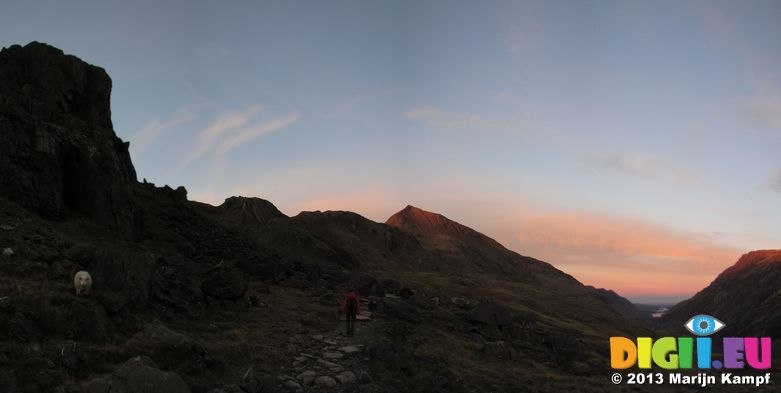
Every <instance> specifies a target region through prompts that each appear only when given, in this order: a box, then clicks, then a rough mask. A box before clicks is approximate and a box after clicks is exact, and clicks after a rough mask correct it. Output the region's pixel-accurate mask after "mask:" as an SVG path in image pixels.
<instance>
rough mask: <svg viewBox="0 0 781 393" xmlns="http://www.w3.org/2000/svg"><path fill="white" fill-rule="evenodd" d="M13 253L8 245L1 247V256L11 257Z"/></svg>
mask: <svg viewBox="0 0 781 393" xmlns="http://www.w3.org/2000/svg"><path fill="white" fill-rule="evenodd" d="M13 255H14V250H12V249H11V248H10V247H6V248H4V249H3V256H4V257H11V256H13Z"/></svg>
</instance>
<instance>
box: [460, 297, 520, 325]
mask: <svg viewBox="0 0 781 393" xmlns="http://www.w3.org/2000/svg"><path fill="white" fill-rule="evenodd" d="M468 319H469V320H470V321H472V322H477V323H480V324H484V325H487V326H490V327H492V328H503V327H507V326H511V325H512V324H513V311H512V310H510V309H509V308H507V307H505V306H504V305H502V304H499V303H496V302H483V303H480V304H478V305H477V306H476V307H475V308H473V309H472V311H470V312H469V315H468Z"/></svg>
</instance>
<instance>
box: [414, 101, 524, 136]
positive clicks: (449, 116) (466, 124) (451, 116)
mask: <svg viewBox="0 0 781 393" xmlns="http://www.w3.org/2000/svg"><path fill="white" fill-rule="evenodd" d="M402 116H404V118H406V119H410V120H415V121H419V122H421V123H423V124H425V125H427V126H429V127H433V128H443V129H468V130H474V131H504V132H519V131H522V130H523V129H524V127H525V126H526V122H525V121H524V120H525V119H523V117H522V116H510V117H496V116H485V115H476V114H471V113H458V112H449V111H446V110H443V109H440V108H435V107H424V108H416V109H410V110H407V111H405V112H403V113H402Z"/></svg>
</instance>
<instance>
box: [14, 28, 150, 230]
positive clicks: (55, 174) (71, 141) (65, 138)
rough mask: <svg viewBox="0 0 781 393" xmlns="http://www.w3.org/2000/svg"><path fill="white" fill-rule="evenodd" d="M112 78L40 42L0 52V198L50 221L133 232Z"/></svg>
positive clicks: (131, 176)
mask: <svg viewBox="0 0 781 393" xmlns="http://www.w3.org/2000/svg"><path fill="white" fill-rule="evenodd" d="M110 95H111V78H109V76H108V74H106V72H105V71H104V70H103V69H102V68H99V67H95V66H92V65H89V64H87V63H85V62H83V61H81V60H79V59H78V58H76V57H74V56H69V55H65V54H64V53H63V52H62V51H61V50H59V49H57V48H54V47H51V46H49V45H46V44H41V43H37V42H33V43H30V44H28V45H25V46H24V47H22V46H18V45H15V46H11V47H10V48H5V49H3V50H2V51H1V52H0V193H2V195H3V196H5V197H7V198H8V199H10V200H13V201H15V202H17V203H19V204H21V205H22V206H24V207H25V208H27V209H28V210H30V211H33V212H35V213H38V214H40V215H41V216H42V217H46V218H51V219H63V218H65V217H67V216H68V215H71V214H80V215H84V216H86V217H88V218H90V219H92V220H93V221H95V222H97V223H99V224H102V225H105V226H107V227H109V228H111V229H113V230H115V231H117V232H119V233H121V234H123V235H124V236H127V237H131V236H133V234H134V232H135V231H136V230H137V228H138V225H139V224H140V223H139V222H137V218H136V214H135V208H134V193H133V186H134V184H135V183H136V173H135V170H134V169H133V164H132V163H131V162H130V155H129V154H128V143H126V142H122V140H120V139H119V138H118V137H117V136H116V134H115V133H114V130H113V127H112V124H111V110H110Z"/></svg>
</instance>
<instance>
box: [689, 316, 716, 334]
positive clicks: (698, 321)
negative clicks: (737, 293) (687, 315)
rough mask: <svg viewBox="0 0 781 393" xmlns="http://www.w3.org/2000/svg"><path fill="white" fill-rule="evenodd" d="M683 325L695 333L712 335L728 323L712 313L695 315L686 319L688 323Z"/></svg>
mask: <svg viewBox="0 0 781 393" xmlns="http://www.w3.org/2000/svg"><path fill="white" fill-rule="evenodd" d="M683 326H684V327H685V328H686V330H688V331H690V332H692V334H694V335H697V336H710V335H711V334H713V333H716V332H718V331H719V330H721V329H723V328H724V326H726V325H725V324H724V322H721V321H719V320H718V319H716V318H714V317H712V316H710V315H695V316H693V317H691V319H689V320H688V321H686V324H684V325H683Z"/></svg>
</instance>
